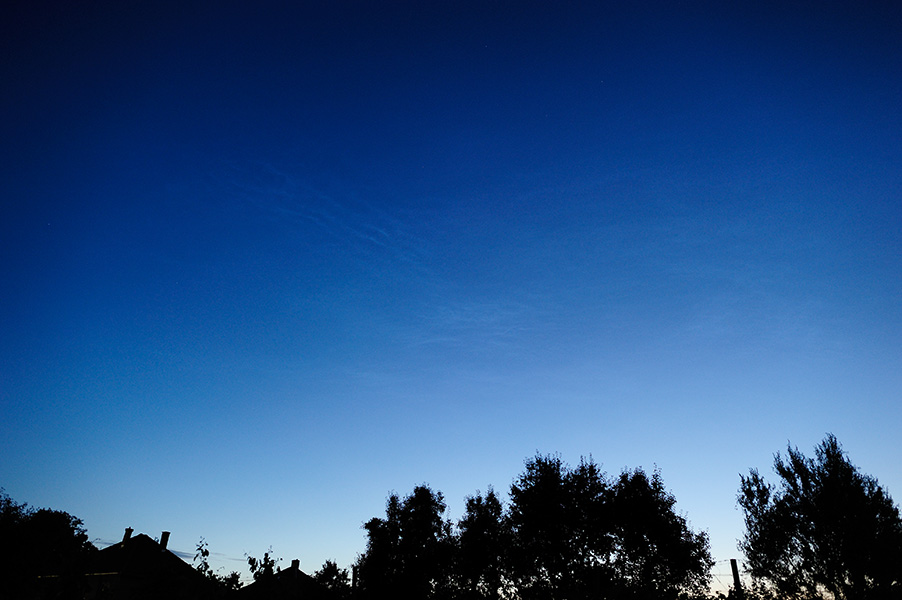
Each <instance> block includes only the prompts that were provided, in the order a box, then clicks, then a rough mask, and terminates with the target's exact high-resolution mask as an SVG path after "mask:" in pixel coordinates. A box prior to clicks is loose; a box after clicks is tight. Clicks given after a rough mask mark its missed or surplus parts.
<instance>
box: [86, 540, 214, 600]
mask: <svg viewBox="0 0 902 600" xmlns="http://www.w3.org/2000/svg"><path fill="white" fill-rule="evenodd" d="M168 543H169V532H168V531H164V532H163V534H162V535H161V536H160V541H159V542H157V541H155V540H154V539H152V538H151V537H149V536H147V535H145V534H143V533H139V534H138V535H135V536H132V529H131V528H128V529H126V530H125V536H124V537H123V538H122V541H121V542H119V543H117V544H113V545H112V546H108V547H107V548H104V549H103V550H100V551H99V552H97V553H96V555H95V557H94V559H93V561H92V564H91V567H90V569H89V572H88V573H87V576H86V579H87V586H88V590H87V593H86V594H85V596H84V598H85V600H145V599H147V600H150V599H151V598H153V599H158V598H171V599H174V600H201V599H204V600H205V599H208V598H214V597H215V596H216V593H217V590H216V589H215V586H213V585H212V584H211V583H210V582H209V581H208V580H207V579H206V578H205V577H204V576H203V575H202V574H201V573H199V572H198V571H197V570H195V569H194V568H193V567H192V566H191V565H189V564H188V563H186V562H185V561H184V560H182V559H181V558H179V557H178V556H176V555H175V554H173V553H172V552H171V551H169V550H168V549H167V548H166V547H167V545H168Z"/></svg>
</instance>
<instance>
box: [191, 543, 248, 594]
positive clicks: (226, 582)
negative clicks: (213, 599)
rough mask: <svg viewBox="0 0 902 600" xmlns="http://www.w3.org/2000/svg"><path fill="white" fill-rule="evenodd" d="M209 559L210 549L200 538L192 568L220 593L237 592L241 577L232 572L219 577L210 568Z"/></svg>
mask: <svg viewBox="0 0 902 600" xmlns="http://www.w3.org/2000/svg"><path fill="white" fill-rule="evenodd" d="M209 558H210V548H209V546H208V545H207V541H206V540H205V539H204V538H200V541H198V542H197V549H196V552H195V554H194V568H195V569H197V571H198V572H199V573H200V574H201V575H203V576H204V577H206V578H207V580H208V581H210V582H211V583H213V584H214V587H215V588H217V589H218V590H219V591H221V592H225V591H227V590H237V589H238V588H240V587H241V575H240V574H239V573H238V572H237V571H232V572H231V573H229V574H228V575H220V574H219V573H217V572H216V571H214V570H213V568H212V567H211V566H210V562H209Z"/></svg>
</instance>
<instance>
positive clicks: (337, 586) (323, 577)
mask: <svg viewBox="0 0 902 600" xmlns="http://www.w3.org/2000/svg"><path fill="white" fill-rule="evenodd" d="M313 579H314V580H316V582H317V583H320V584H321V585H322V586H323V587H325V588H326V589H327V590H330V591H331V592H332V593H333V594H334V595H335V597H336V598H350V596H351V580H350V577H349V576H348V570H347V569H340V568H338V565H337V564H336V563H335V561H333V560H327V561H326V562H324V563H323V566H322V568H321V569H319V570H318V571H315V572H314V573H313Z"/></svg>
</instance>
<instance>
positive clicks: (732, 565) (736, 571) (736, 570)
mask: <svg viewBox="0 0 902 600" xmlns="http://www.w3.org/2000/svg"><path fill="white" fill-rule="evenodd" d="M730 569H731V570H732V571H733V589H734V590H736V597H737V598H743V597H744V594H743V593H742V582H741V581H739V565H738V564H736V559H735V558H731V559H730Z"/></svg>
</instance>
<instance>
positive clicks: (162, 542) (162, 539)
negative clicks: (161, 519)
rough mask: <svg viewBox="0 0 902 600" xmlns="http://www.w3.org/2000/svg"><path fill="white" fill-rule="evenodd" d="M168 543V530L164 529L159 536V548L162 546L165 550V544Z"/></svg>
mask: <svg viewBox="0 0 902 600" xmlns="http://www.w3.org/2000/svg"><path fill="white" fill-rule="evenodd" d="M168 543H169V532H168V531H164V532H163V534H162V535H161V536H160V548H162V549H163V550H165V549H166V545H167V544H168Z"/></svg>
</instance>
